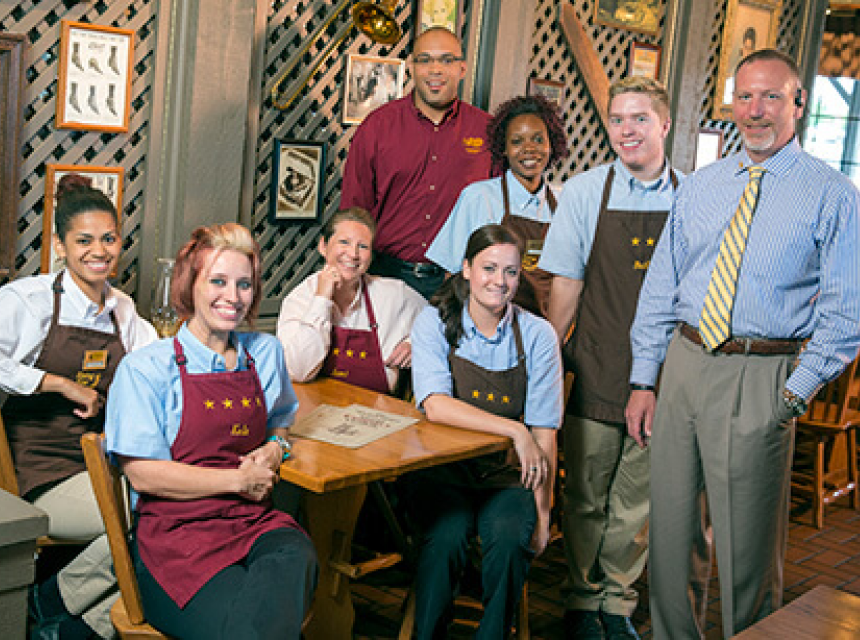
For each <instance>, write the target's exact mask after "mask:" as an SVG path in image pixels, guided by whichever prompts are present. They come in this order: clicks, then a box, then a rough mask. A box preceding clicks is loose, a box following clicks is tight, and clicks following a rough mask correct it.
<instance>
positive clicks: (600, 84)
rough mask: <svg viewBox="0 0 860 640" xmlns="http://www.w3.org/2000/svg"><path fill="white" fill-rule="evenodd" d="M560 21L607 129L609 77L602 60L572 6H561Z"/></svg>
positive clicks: (564, 4) (568, 4) (567, 3)
mask: <svg viewBox="0 0 860 640" xmlns="http://www.w3.org/2000/svg"><path fill="white" fill-rule="evenodd" d="M559 20H560V21H561V29H562V31H563V32H564V37H565V38H566V39H567V44H568V45H569V46H570V49H571V51H572V52H573V59H574V60H575V61H576V66H577V67H578V68H579V72H580V73H581V74H582V79H583V80H585V86H586V87H588V92H589V93H590V94H591V100H592V101H593V102H594V106H595V107H597V113H598V115H599V116H600V120H601V121H602V122H603V127H604V128H605V129H606V128H608V126H607V125H608V124H609V77H608V76H607V75H606V71H604V70H603V65H602V64H600V58H598V57H597V53H596V52H595V50H594V46H593V45H592V43H591V38H589V37H588V34H587V33H585V29H584V28H583V26H582V23H581V22H580V21H579V18H577V17H576V10H575V9H574V8H573V5H572V4H570V3H569V2H566V3H563V4H562V5H561V11H560V12H559Z"/></svg>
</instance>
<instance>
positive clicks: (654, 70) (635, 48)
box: [627, 40, 663, 80]
mask: <svg viewBox="0 0 860 640" xmlns="http://www.w3.org/2000/svg"><path fill="white" fill-rule="evenodd" d="M662 53H663V49H662V48H661V47H660V45H657V44H648V43H646V42H637V41H636V40H634V41H633V42H631V43H630V58H629V60H628V61H627V75H628V76H645V77H646V78H651V79H652V80H657V79H659V78H660V57H661V55H662Z"/></svg>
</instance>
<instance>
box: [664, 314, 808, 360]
mask: <svg viewBox="0 0 860 640" xmlns="http://www.w3.org/2000/svg"><path fill="white" fill-rule="evenodd" d="M681 335H682V336H684V337H685V338H686V339H687V340H689V341H690V342H692V343H693V344H697V345H699V346H702V345H703V344H704V343H703V342H702V336H700V335H699V331H698V329H696V328H695V327H691V326H690V325H688V324H687V323H686V322H682V323H681ZM801 344H803V341H802V340H754V339H752V338H731V339H730V340H728V341H727V342H724V343H723V344H722V345H720V346H719V347H718V348H717V349H715V351H718V352H719V353H743V354H745V355H761V356H780V355H788V354H792V353H799V352H800V346H801Z"/></svg>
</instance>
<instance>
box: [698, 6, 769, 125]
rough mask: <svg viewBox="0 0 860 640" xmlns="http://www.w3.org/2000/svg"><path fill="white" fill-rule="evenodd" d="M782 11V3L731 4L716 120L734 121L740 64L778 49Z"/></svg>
mask: <svg viewBox="0 0 860 640" xmlns="http://www.w3.org/2000/svg"><path fill="white" fill-rule="evenodd" d="M781 7H782V0H729V5H728V9H727V10H726V22H725V24H724V25H723V42H722V46H721V47H720V66H719V70H718V73H717V87H716V95H715V96H714V110H713V113H712V115H711V117H713V118H714V119H715V120H728V119H730V118H731V117H732V95H733V94H734V87H735V78H734V74H735V67H736V66H737V64H738V62H740V61H741V60H742V59H743V58H744V57H745V56H747V55H748V54H750V53H752V52H753V51H757V50H758V49H765V48H769V47H770V48H773V47H775V46H776V35H777V29H778V27H779V13H780V8H781Z"/></svg>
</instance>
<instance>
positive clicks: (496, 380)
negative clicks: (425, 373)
mask: <svg viewBox="0 0 860 640" xmlns="http://www.w3.org/2000/svg"><path fill="white" fill-rule="evenodd" d="M511 329H512V331H513V332H514V340H515V342H516V345H517V364H516V365H514V366H513V367H511V368H510V369H505V370H502V371H490V370H489V369H484V368H483V367H479V366H478V365H476V364H475V363H474V362H471V361H469V360H466V359H465V358H461V357H460V356H457V355H455V354H454V348H453V347H452V348H451V349H450V351H449V352H448V364H449V366H450V367H451V378H452V379H453V382H454V393H453V396H454V397H455V398H457V399H458V400H462V401H463V402H466V403H468V404H470V405H472V406H473V407H477V408H478V409H482V410H484V411H486V412H487V413H492V414H493V415H497V416H500V417H502V418H510V419H511V420H517V421H521V420H522V417H523V412H524V411H525V404H526V385H527V383H528V373H527V370H526V356H525V349H524V348H523V338H522V334H521V333H520V324H519V321H518V319H517V313H516V312H514V316H513V319H512V321H511ZM429 472H431V473H433V472H437V473H434V474H433V477H434V479H435V480H437V481H440V482H445V483H446V484H454V485H457V486H463V487H471V488H481V489H493V488H504V487H517V486H520V484H521V483H520V471H519V462H518V460H517V456H516V453H515V452H514V450H513V449H509V450H507V451H501V452H498V453H492V454H490V455H487V456H481V457H480V458H473V459H471V460H465V461H463V462H455V463H453V464H448V465H444V466H443V467H434V468H433V469H430V470H429Z"/></svg>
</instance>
